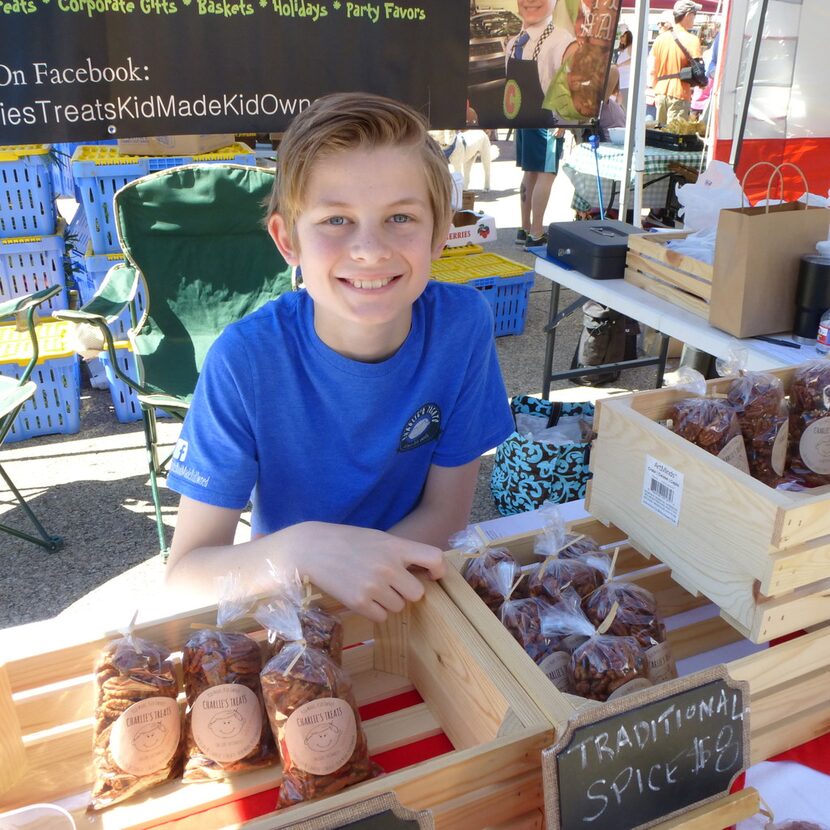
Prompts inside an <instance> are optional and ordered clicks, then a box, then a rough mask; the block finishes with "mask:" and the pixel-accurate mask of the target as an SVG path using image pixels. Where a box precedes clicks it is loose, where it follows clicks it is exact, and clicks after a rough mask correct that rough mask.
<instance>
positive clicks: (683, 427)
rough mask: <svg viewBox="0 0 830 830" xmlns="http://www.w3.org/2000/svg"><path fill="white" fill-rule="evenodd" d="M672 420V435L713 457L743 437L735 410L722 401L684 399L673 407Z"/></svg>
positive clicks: (718, 399) (717, 399)
mask: <svg viewBox="0 0 830 830" xmlns="http://www.w3.org/2000/svg"><path fill="white" fill-rule="evenodd" d="M669 418H670V419H671V422H672V431H673V432H676V433H677V434H678V435H680V436H681V437H683V438H685V439H686V440H687V441H690V442H691V443H692V444H696V445H697V446H698V447H701V448H703V449H704V450H706V451H707V452H710V453H712V455H718V454H719V453H720V452H721V451H722V450H723V449H724V448H725V447H726V445H727V444H728V443H729V442H730V441H731V440H732V439H733V438H735V437H737V436H739V435H741V425H740V424H739V423H738V415H737V411H736V410H735V407H734V406H732V404H730V403H729V402H728V401H725V400H722V399H720V398H684V399H683V400H680V401H677V402H676V403H675V404H674V406H673V407H672V409H671V412H670V414H669Z"/></svg>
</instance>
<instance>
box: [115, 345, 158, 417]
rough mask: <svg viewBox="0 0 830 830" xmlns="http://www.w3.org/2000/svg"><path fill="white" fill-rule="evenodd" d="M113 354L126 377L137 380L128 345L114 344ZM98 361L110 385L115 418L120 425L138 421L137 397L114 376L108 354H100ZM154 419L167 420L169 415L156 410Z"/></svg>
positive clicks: (133, 360)
mask: <svg viewBox="0 0 830 830" xmlns="http://www.w3.org/2000/svg"><path fill="white" fill-rule="evenodd" d="M115 354H116V357H117V359H118V368H119V369H121V371H122V372H123V373H124V374H125V375H127V376H128V377H131V378H133V379H134V380H135V379H137V377H138V367H137V366H136V362H135V356H134V355H133V353H132V349H131V347H130V344H129V343H127V342H120V343H116V344H115ZM100 361H101V365H102V366H103V367H104V371H105V372H106V373H107V380H108V381H109V384H110V395H111V396H112V405H113V407H115V417H116V418H118V420H119V421H121V423H122V424H127V423H130V422H131V421H140V420H141V417H142V416H141V404H140V403H139V402H138V395H136V393H135V391H134V390H133V389H132V388H131V387H129V386H127V384H126V383H124V381H122V380H120V379H119V378H118V376H117V375H116V374H115V372H114V371H113V368H112V361H111V360H110V356H109V353H108V352H101V354H100ZM156 417H158V418H169V417H170V415H169V414H168V413H167V412H165V411H164V410H163V409H157V410H156Z"/></svg>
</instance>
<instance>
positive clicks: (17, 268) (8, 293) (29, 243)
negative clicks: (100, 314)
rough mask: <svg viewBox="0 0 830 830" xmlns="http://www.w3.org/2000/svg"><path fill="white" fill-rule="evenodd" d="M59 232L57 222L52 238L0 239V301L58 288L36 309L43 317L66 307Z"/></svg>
mask: <svg viewBox="0 0 830 830" xmlns="http://www.w3.org/2000/svg"><path fill="white" fill-rule="evenodd" d="M63 233H64V226H63V223H61V224H60V225H59V226H58V228H57V233H55V234H53V235H52V236H33V237H23V238H20V239H0V302H4V301H6V300H13V299H14V298H15V297H21V296H23V295H24V294H32V293H34V292H35V291H40V290H41V289H42V288H48V287H50V286H53V285H59V286H60V287H61V288H62V289H63V290H62V291H61V292H60V294H56V295H55V296H54V297H51V298H50V299H49V300H47V301H46V302H45V303H44V304H43V305H41V306H40V308H41V310H42V312H43V314H44V315H46V314H48V313H49V312H50V311H56V310H57V309H60V308H67V307H68V299H69V297H68V294H67V290H66V268H65V261H64V251H65V247H66V246H65V242H64V236H63ZM47 309H48V311H47Z"/></svg>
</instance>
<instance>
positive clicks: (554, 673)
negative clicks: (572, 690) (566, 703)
mask: <svg viewBox="0 0 830 830" xmlns="http://www.w3.org/2000/svg"><path fill="white" fill-rule="evenodd" d="M570 663H571V656H570V655H569V654H566V653H565V652H564V651H554V652H553V654H549V655H548V656H547V657H545V659H544V660H542V661H541V662H540V663H539V668H540V669H541V670H542V671H543V672H544V673H545V675H546V676H547V678H548V680H550V682H551V683H553V685H554V686H556V688H557V689H559V691H561V692H567V691H569V686H570V683H569V678H568V666H569V665H570Z"/></svg>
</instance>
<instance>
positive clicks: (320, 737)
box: [283, 697, 357, 775]
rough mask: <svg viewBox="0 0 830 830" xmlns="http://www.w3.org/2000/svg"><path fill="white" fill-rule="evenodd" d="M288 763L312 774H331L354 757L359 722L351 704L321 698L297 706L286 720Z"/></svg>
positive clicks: (334, 699) (284, 738)
mask: <svg viewBox="0 0 830 830" xmlns="http://www.w3.org/2000/svg"><path fill="white" fill-rule="evenodd" d="M283 743H284V747H283V749H284V752H285V753H286V754H287V758H284V760H285V761H286V762H288V761H290V763H292V764H294V765H295V766H296V767H299V769H301V770H303V771H304V772H310V773H311V774H312V775H329V774H330V773H332V772H335V771H336V770H338V769H340V767H342V766H343V764H345V763H346V761H348V760H349V758H351V757H352V753H353V752H354V748H355V746H356V745H357V721H356V720H355V716H354V711H353V710H352V707H351V706H349V704H348V703H346V701H345V700H341V699H340V698H338V697H322V698H319V699H318V700H312V701H311V702H310V703H306V704H304V705H302V706H300V708H299V709H295V710H294V712H293V713H292V714H291V716H290V717H289V718H288V720H287V721H286V722H285V733H284V737H283Z"/></svg>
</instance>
